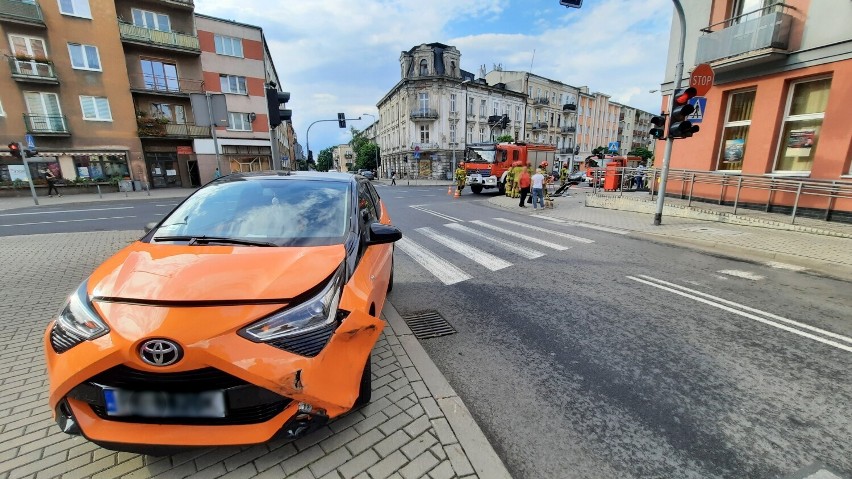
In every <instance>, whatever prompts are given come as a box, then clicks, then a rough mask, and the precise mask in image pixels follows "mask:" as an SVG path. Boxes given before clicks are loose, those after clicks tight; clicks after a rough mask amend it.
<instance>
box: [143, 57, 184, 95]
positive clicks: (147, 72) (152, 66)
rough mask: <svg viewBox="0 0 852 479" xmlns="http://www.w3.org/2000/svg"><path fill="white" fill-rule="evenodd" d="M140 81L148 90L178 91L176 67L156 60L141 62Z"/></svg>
mask: <svg viewBox="0 0 852 479" xmlns="http://www.w3.org/2000/svg"><path fill="white" fill-rule="evenodd" d="M141 63H142V80H143V82H144V84H145V88H146V89H148V90H159V91H169V92H177V91H180V82H179V81H178V74H177V65H175V64H174V63H164V62H161V61H158V60H142V61H141Z"/></svg>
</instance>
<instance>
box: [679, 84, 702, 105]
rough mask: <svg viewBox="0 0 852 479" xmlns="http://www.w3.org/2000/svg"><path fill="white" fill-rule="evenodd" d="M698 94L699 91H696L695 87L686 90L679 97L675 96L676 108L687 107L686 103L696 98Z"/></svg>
mask: <svg viewBox="0 0 852 479" xmlns="http://www.w3.org/2000/svg"><path fill="white" fill-rule="evenodd" d="M696 93H698V90H696V89H695V88H694V87H689V88H687V89H686V90H683V91H682V92H680V94H677V96H675V106H677V105H686V103H687V102H688V101H689V100H690V99H692V98H693V97H695V95H696Z"/></svg>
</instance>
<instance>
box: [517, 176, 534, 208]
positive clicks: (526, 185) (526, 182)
mask: <svg viewBox="0 0 852 479" xmlns="http://www.w3.org/2000/svg"><path fill="white" fill-rule="evenodd" d="M519 174H520V176H519V177H518V187H519V188H520V190H521V191H520V196H521V202H520V203H518V206H520V207H521V208H526V207H527V205H525V204H524V202H526V201H527V195H528V194H529V192H530V183H531V179H530V172H529V171H527V169H526V168H524V169H523V170H521V172H520V173H519Z"/></svg>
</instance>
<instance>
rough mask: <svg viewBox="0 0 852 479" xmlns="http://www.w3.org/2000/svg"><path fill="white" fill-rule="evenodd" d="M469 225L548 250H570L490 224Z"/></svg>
mask: <svg viewBox="0 0 852 479" xmlns="http://www.w3.org/2000/svg"><path fill="white" fill-rule="evenodd" d="M471 223H473V224H475V225H479V226H482V227H483V228H488V229H490V230H494V231H499V232H501V233H506V234H509V235H512V237H514V238H520V239H522V240H526V241H529V242H530V243H535V244H539V245H542V246H546V247H548V248H551V249H555V250H557V251H565V250H567V249H571V248H569V247H568V246H562V245H561V244H556V243H551V242H550V241H545V240H542V239H538V238H533V237H532V236H527V235H524V234H521V233H515V232H513V231H507V230H505V229H503V228H500V227H499V226H494V225H490V224H488V223H486V222H484V221H482V220H474V221H471Z"/></svg>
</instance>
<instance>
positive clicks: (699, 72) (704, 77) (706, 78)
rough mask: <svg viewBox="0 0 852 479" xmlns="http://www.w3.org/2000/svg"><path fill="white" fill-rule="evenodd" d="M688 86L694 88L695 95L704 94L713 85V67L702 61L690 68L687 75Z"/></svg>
mask: <svg viewBox="0 0 852 479" xmlns="http://www.w3.org/2000/svg"><path fill="white" fill-rule="evenodd" d="M689 86H691V87H693V88H695V91H696V93H695V96H704V95H705V94H706V93H707V92H708V91H710V87H711V86H713V69H712V68H710V65H708V64H706V63H702V64H701V65H698V66H697V67H695V70H692V74H691V75H689Z"/></svg>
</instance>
